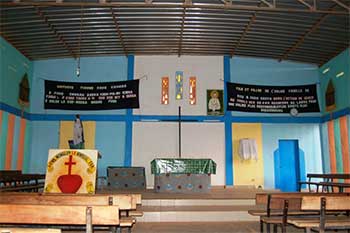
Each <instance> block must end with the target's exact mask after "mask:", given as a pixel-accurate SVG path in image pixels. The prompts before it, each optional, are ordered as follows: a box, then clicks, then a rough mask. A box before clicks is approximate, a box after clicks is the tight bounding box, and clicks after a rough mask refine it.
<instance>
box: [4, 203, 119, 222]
mask: <svg viewBox="0 0 350 233" xmlns="http://www.w3.org/2000/svg"><path fill="white" fill-rule="evenodd" d="M88 211H91V212H92V213H91V216H92V219H91V220H92V224H93V225H118V224H119V209H118V207H117V206H92V207H89V206H65V205H22V204H0V223H6V224H55V225H61V224H68V225H84V224H86V223H87V221H88V220H87V212H88ZM10 213H13V214H10Z"/></svg>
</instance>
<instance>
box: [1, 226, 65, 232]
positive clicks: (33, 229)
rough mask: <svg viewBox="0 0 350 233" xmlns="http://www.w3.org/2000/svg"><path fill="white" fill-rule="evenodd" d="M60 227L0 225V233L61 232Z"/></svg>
mask: <svg viewBox="0 0 350 233" xmlns="http://www.w3.org/2000/svg"><path fill="white" fill-rule="evenodd" d="M61 232H62V231H61V229H53V228H47V229H45V228H13V227H11V228H9V227H0V233H61Z"/></svg>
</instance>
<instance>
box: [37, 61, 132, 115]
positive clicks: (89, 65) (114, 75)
mask: <svg viewBox="0 0 350 233" xmlns="http://www.w3.org/2000/svg"><path fill="white" fill-rule="evenodd" d="M80 62H81V65H80V77H77V76H76V68H77V61H76V60H74V59H51V60H43V61H34V62H33V90H35V92H32V95H31V98H32V100H33V101H32V105H31V112H32V113H39V114H77V113H80V114H123V113H124V112H125V110H106V111H65V110H46V109H44V89H45V88H44V87H45V86H44V80H55V81H65V82H112V81H122V80H127V58H126V57H125V56H113V57H88V58H81V61H80Z"/></svg>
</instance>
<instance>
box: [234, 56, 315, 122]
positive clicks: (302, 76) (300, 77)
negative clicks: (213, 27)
mask: <svg viewBox="0 0 350 233" xmlns="http://www.w3.org/2000/svg"><path fill="white" fill-rule="evenodd" d="M230 72H231V82H234V83H243V84H250V85H267V86H269V85H275V86H290V85H303V84H316V83H318V82H319V78H318V67H317V66H316V65H312V64H306V63H297V62H289V61H283V62H278V61H277V60H272V59H263V58H244V57H233V59H231V60H230ZM232 113H233V115H239V116H244V115H249V116H252V115H259V116H271V114H266V113H243V112H239V113H238V112H232ZM281 115H286V114H273V116H281ZM287 115H288V114H287ZM300 115H305V116H310V115H320V114H319V113H303V114H300Z"/></svg>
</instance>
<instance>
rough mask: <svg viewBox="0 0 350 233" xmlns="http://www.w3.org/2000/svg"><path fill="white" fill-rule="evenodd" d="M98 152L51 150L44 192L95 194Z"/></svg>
mask: <svg viewBox="0 0 350 233" xmlns="http://www.w3.org/2000/svg"><path fill="white" fill-rule="evenodd" d="M97 155H98V151H97V150H64V149H63V150H58V149H51V150H49V157H48V162H47V170H46V179H45V188H44V192H46V193H90V194H93V193H95V187H96V186H95V185H96V170H97Z"/></svg>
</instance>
